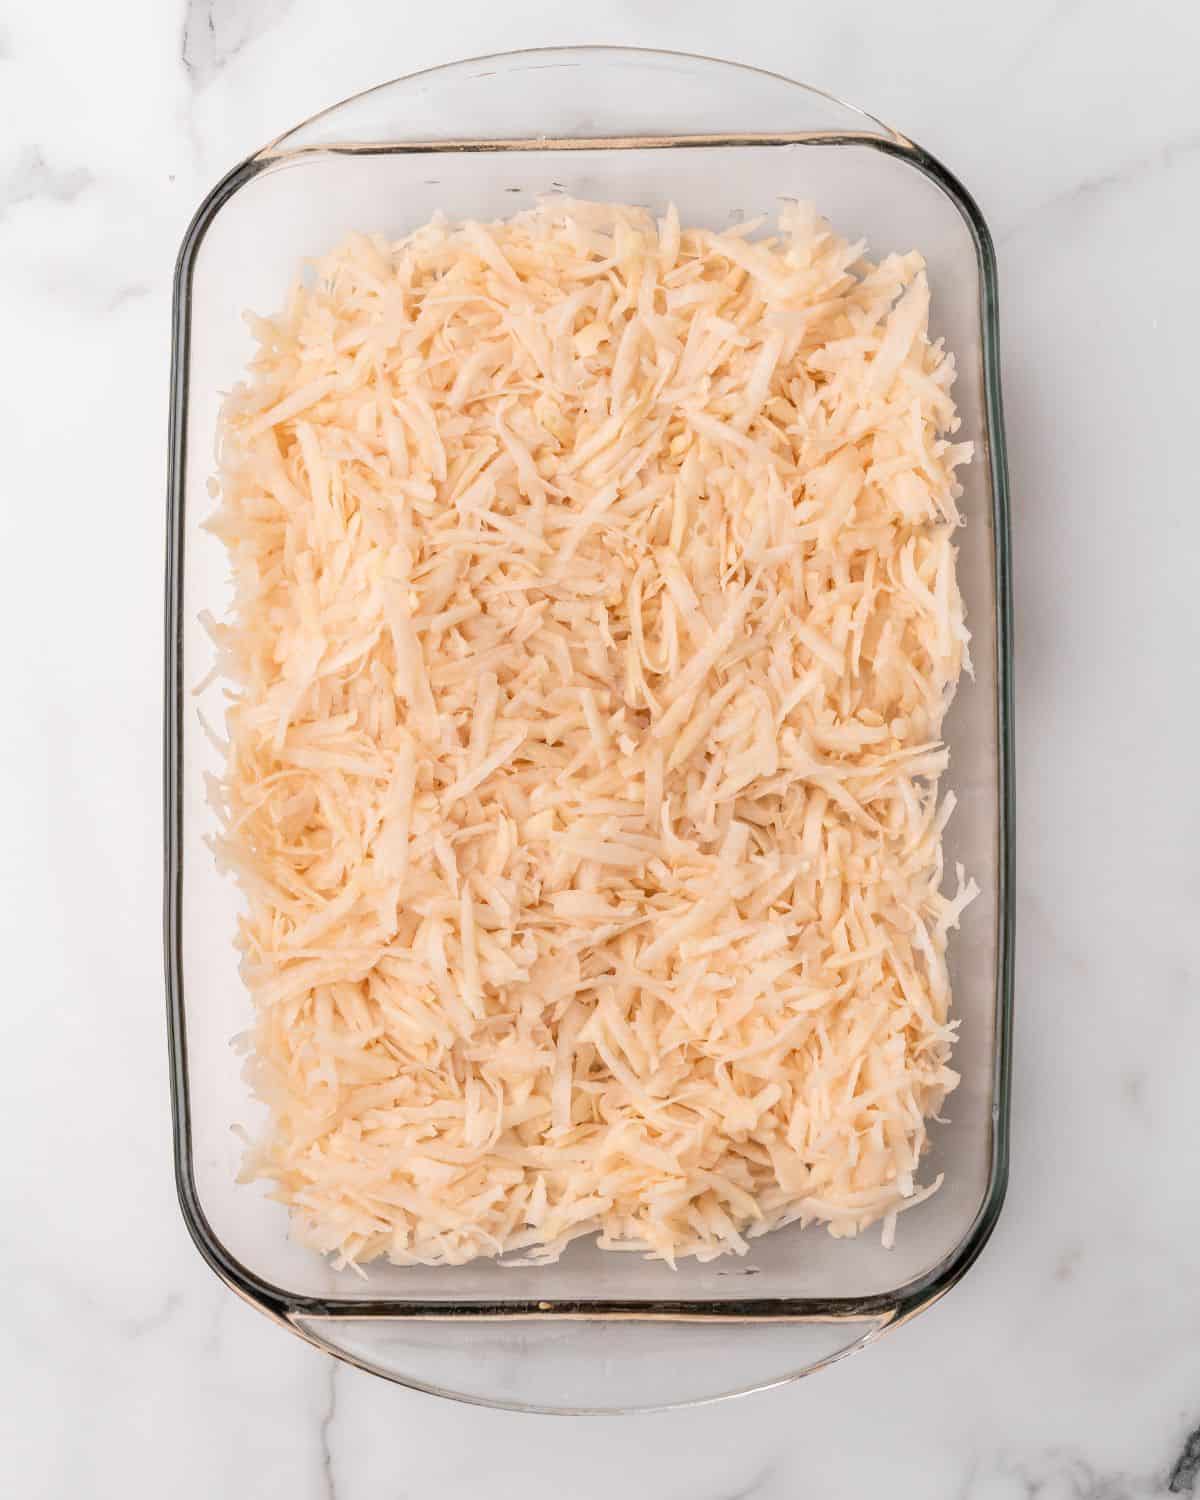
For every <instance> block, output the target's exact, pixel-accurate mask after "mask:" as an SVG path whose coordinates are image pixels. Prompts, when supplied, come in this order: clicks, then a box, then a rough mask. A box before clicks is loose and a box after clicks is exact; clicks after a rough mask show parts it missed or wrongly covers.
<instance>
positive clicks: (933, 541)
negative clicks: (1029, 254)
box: [210, 199, 974, 1265]
mask: <svg viewBox="0 0 1200 1500" xmlns="http://www.w3.org/2000/svg"><path fill="white" fill-rule="evenodd" d="M761 233H762V231H761V227H760V226H759V225H743V226H739V227H737V228H734V229H729V230H726V231H724V232H723V233H714V232H711V231H709V230H706V229H684V228H682V227H681V225H680V223H679V219H678V217H677V215H676V213H675V212H674V211H673V210H672V211H671V212H669V213H668V214H667V215H666V217H664V218H663V219H661V220H659V221H657V222H656V221H655V220H654V219H653V218H651V217H650V216H649V215H648V214H646V213H645V212H643V211H641V210H640V209H634V208H627V207H618V206H614V205H611V204H599V203H584V202H574V201H570V200H566V199H555V200H549V201H547V202H545V203H543V204H542V205H541V206H540V207H538V208H537V209H536V210H534V211H531V212H527V213H522V214H519V215H517V216H516V217H515V218H513V219H511V220H508V221H506V222H503V223H494V224H489V225H484V224H480V223H464V224H450V223H447V222H444V221H440V220H438V221H434V222H433V223H430V224H428V225H426V226H425V227H423V228H421V229H419V230H417V231H416V233H414V234H412V235H410V236H409V237H408V238H407V239H404V240H403V241H401V242H400V243H398V244H389V243H387V242H385V241H384V240H383V239H380V238H366V237H363V236H358V235H355V236H353V237H351V238H350V239H349V240H347V241H346V243H345V244H343V245H342V246H341V247H340V248H339V249H337V250H336V251H334V253H333V254H331V255H330V256H329V257H328V258H327V259H325V260H323V261H321V262H319V263H318V264H317V265H316V267H315V274H310V275H309V276H308V277H307V279H302V280H301V281H300V282H299V283H298V284H297V285H296V287H295V288H294V290H293V291H292V293H291V296H290V300H289V301H288V304H287V307H286V310H285V311H284V312H283V313H282V314H281V315H280V316H278V317H276V318H272V319H270V320H261V319H252V327H253V330H254V333H255V335H256V337H257V339H258V341H259V345H260V348H259V351H258V353H257V356H256V358H255V359H254V361H253V364H252V366H251V371H250V378H249V380H248V382H247V383H246V384H244V385H242V386H239V387H238V388H237V389H236V390H235V391H234V392H233V394H232V395H231V396H230V397H229V399H228V401H227V404H226V407H225V413H224V418H223V424H222V478H221V481H220V492H221V503H220V506H219V509H218V511H217V514H216V517H215V519H214V521H213V522H212V526H213V529H214V530H215V531H216V533H217V535H218V536H220V537H221V538H222V539H223V541H224V543H225V544H226V546H227V547H228V549H229V555H230V557H231V559H232V566H233V577H234V583H235V589H236V600H235V604H234V608H233V611H232V614H231V616H230V618H229V620H228V621H227V622H226V623H224V624H216V623H215V622H210V628H211V629H212V630H213V633H214V635H215V637H216V639H217V641H218V645H219V648H220V660H219V670H221V671H222V672H224V673H225V674H226V675H227V676H228V677H230V678H231V679H232V680H233V684H234V687H233V689H232V690H231V694H230V707H229V711H228V719H227V724H228V737H229V738H228V764H227V772H226V775H225V777H224V780H223V781H222V782H221V784H220V785H218V786H214V798H215V801H216V802H217V804H218V809H219V813H220V817H221V820H222V832H221V834H220V836H219V838H218V839H217V841H216V842H217V844H218V847H219V852H220V856H221V858H222V859H223V860H224V861H226V862H227V864H228V865H229V866H231V867H232V868H233V869H234V870H235V871H236V873H237V876H238V878H239V880H240V882H241V885H242V888H243V890H244V894H245V901H246V912H245V915H244V918H243V920H242V923H241V932H240V945H241V948H242V950H243V965H242V967H243V973H244V976H245V980H246V982H247V984H248V986H249V988H250V990H251V992H252V994H253V999H254V1003H255V1014H256V1023H255V1025H254V1028H253V1032H252V1034H251V1037H250V1039H249V1041H248V1044H247V1045H248V1048H249V1052H250V1056H249V1058H248V1068H249V1070H250V1076H251V1078H252V1081H253V1085H254V1087H255V1089H256V1091H257V1093H258V1095H259V1096H260V1097H261V1099H262V1100H263V1101H264V1102H265V1104H266V1105H267V1107H268V1111H269V1126H268V1128H267V1130H266V1134H265V1136H264V1137H263V1138H261V1139H259V1140H257V1141H256V1142H255V1143H254V1144H253V1146H252V1149H251V1151H250V1155H249V1158H248V1164H247V1169H246V1174H247V1175H248V1176H251V1177H255V1178H259V1179H266V1180H268V1181H269V1182H270V1183H271V1184H272V1187H273V1191H274V1193H275V1195H276V1196H277V1197H278V1198H279V1199H280V1200H282V1201H283V1202H284V1203H286V1204H288V1205H289V1206H290V1209H291V1212H292V1222H293V1233H294V1234H295V1235H296V1236H297V1237H298V1238H300V1239H301V1240H302V1241H303V1242H304V1243H306V1244H308V1245H311V1246H313V1247H315V1248H317V1249H318V1250H321V1251H323V1252H327V1253H331V1254H333V1255H334V1256H335V1257H336V1259H337V1262H338V1263H339V1264H344V1263H351V1264H356V1265H357V1264H360V1263H363V1262H366V1261H369V1260H370V1259H372V1258H373V1257H376V1256H380V1255H384V1256H387V1257H389V1258H390V1259H391V1260H393V1261H395V1262H397V1263H399V1264H410V1263H418V1262H419V1263H453V1264H458V1263H461V1262H464V1261H468V1260H470V1259H471V1258H472V1257H474V1256H480V1255H486V1256H493V1255H498V1254H502V1253H505V1252H521V1254H522V1256H523V1258H525V1259H526V1260H528V1259H530V1258H532V1259H536V1260H541V1259H549V1258H553V1257H555V1256H557V1255H558V1254H559V1253H560V1252H561V1251H562V1249H563V1247H564V1246H565V1245H566V1244H567V1243H568V1242H569V1241H570V1240H572V1239H574V1238H576V1237H578V1236H581V1235H591V1234H598V1243H599V1244H600V1245H601V1246H602V1247H604V1248H607V1249H615V1250H640V1251H643V1252H648V1253H649V1254H651V1255H654V1256H661V1257H663V1258H664V1259H666V1260H668V1261H674V1260H675V1259H676V1258H677V1257H679V1256H684V1255H696V1256H698V1257H700V1258H702V1259H707V1258H711V1257H713V1256H716V1255H719V1254H721V1253H722V1252H725V1251H730V1250H732V1251H737V1252H743V1251H745V1250H746V1248H747V1239H748V1238H749V1237H752V1236H755V1235H758V1234H761V1233H763V1232H765V1231H767V1230H770V1229H772V1228H775V1227H776V1226H779V1225H781V1224H784V1223H787V1222H790V1221H793V1220H801V1221H805V1222H810V1221H817V1222H820V1223H823V1224H825V1225H827V1226H828V1228H829V1230H830V1231H831V1232H832V1233H834V1234H835V1235H851V1234H854V1233H855V1232H856V1231H858V1230H860V1229H861V1228H863V1226H865V1225H867V1224H870V1223H872V1222H873V1221H878V1220H882V1221H883V1233H884V1239H885V1242H890V1237H891V1234H892V1233H893V1231H894V1225H895V1215H896V1213H897V1211H898V1210H900V1209H903V1208H905V1207H907V1206H909V1205H911V1204H913V1203H916V1202H918V1201H919V1200H920V1199H921V1197H922V1196H924V1195H925V1194H927V1193H928V1192H930V1191H932V1190H933V1188H934V1187H936V1186H937V1181H934V1182H933V1183H931V1184H930V1185H928V1186H927V1187H925V1188H919V1187H918V1186H917V1183H916V1173H917V1170H918V1162H919V1159H920V1156H921V1153H922V1150H923V1148H924V1147H925V1144H926V1119H927V1117H929V1116H931V1115H932V1114H934V1113H935V1112H936V1111H937V1109H938V1107H939V1105H940V1104H941V1101H942V1099H943V1097H944V1096H945V1094H946V1093H947V1091H948V1090H950V1089H952V1088H953V1087H954V1085H955V1083H956V1081H957V1079H956V1075H955V1073H954V1072H953V1071H952V1070H951V1069H950V1067H949V1066H948V1059H949V1055H950V1051H951V1044H952V1042H953V1039H954V1023H952V1022H951V1021H950V1020H949V1019H948V1010H949V1005H950V991H949V985H948V980H947V969H946V963H945V951H946V942H947V931H948V929H950V928H952V927H954V926H955V925H956V924H957V920H958V915H959V912H960V910H961V909H962V907H963V906H964V905H965V904H966V902H967V901H968V900H970V898H971V896H972V895H973V894H974V887H973V885H971V884H967V883H965V882H964V878H963V873H962V871H961V869H960V870H959V874H958V890H957V893H956V894H955V895H954V896H952V897H951V896H948V895H945V894H943V893H942V891H941V886H942V883H943V863H942V853H941V835H942V830H943V827H944V825H945V822H946V819H947V817H948V816H949V813H950V811H951V806H952V798H951V797H950V796H949V795H947V796H945V797H944V798H939V795H938V778H939V776H940V774H941V773H942V771H943V770H944V769H945V767H946V764H947V752H946V750H945V749H944V748H943V746H942V744H941V743H940V739H939V735H940V729H941V724H942V719H943V715H944V713H945V710H946V707H947V705H948V702H949V699H950V696H951V694H952V691H953V688H954V685H955V682H956V680H957V678H958V676H959V673H960V670H961V668H962V667H963V666H964V665H966V664H967V656H966V646H967V639H968V636H967V631H966V629H965V627H964V623H963V608H962V602H961V599H960V596H959V591H958V587H957V584H956V581H955V548H954V541H953V538H954V531H955V528H956V526H957V525H958V524H959V514H958V510H957V507H956V503H955V502H956V497H957V496H958V495H959V494H960V489H959V487H958V485H957V484H956V482H955V469H956V467H957V466H958V465H960V464H962V463H964V462H965V461H966V460H967V459H968V458H969V457H970V445H969V444H954V443H951V442H950V441H948V439H947V437H946V436H945V435H946V434H949V433H953V432H954V430H955V429H956V428H957V426H958V421H957V418H956V415H955V408H954V403H953V401H952V400H951V396H950V388H951V384H952V382H953V379H954V364H953V360H952V358H951V357H950V356H949V355H948V354H947V353H945V352H944V351H943V349H942V348H941V346H940V344H939V343H931V342H930V341H929V339H928V337H927V317H928V309H929V291H928V287H927V284H926V278H925V274H924V271H923V269H922V264H923V263H922V260H921V258H920V256H919V255H916V254H910V255H904V256H898V255H892V256H888V257H887V258H886V259H885V260H883V261H882V262H880V263H879V264H878V265H876V264H872V263H871V262H869V261H867V260H865V259H864V258H863V252H864V247H863V245H862V244H849V243H847V242H846V241H844V240H842V239H840V238H839V237H838V236H837V235H836V234H835V233H834V232H833V231H832V230H831V228H830V226H829V225H828V224H827V223H825V222H824V221H822V220H821V219H820V218H818V217H817V216H816V214H815V213H814V212H813V211H812V209H811V208H809V207H808V206H805V205H799V206H792V207H789V208H787V209H786V210H785V211H784V212H783V213H782V214H781V215H780V220H779V227H778V232H777V234H775V235H774V236H773V237H758V238H756V237H755V235H756V234H760V235H761Z"/></svg>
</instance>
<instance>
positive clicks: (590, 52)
mask: <svg viewBox="0 0 1200 1500" xmlns="http://www.w3.org/2000/svg"><path fill="white" fill-rule="evenodd" d="M550 57H562V58H564V59H566V58H581V59H586V58H588V57H627V58H630V59H637V58H650V57H657V58H671V59H674V60H676V61H679V62H692V63H704V64H713V65H715V66H718V67H722V68H736V69H737V70H738V71H739V72H742V73H754V74H757V75H758V76H759V77H760V78H769V79H771V80H773V81H774V82H777V83H785V84H788V85H789V86H790V87H792V88H797V89H801V90H802V91H803V92H804V93H807V94H812V95H813V96H814V97H815V98H818V99H823V100H825V101H826V103H829V104H835V105H837V107H838V108H839V109H844V110H847V111H849V112H850V113H851V114H854V115H858V116H859V117H860V118H861V119H863V120H867V121H869V122H870V123H871V124H872V125H875V126H878V128H879V129H880V130H882V131H883V132H884V134H885V136H886V137H887V138H888V139H890V140H892V141H893V142H895V143H897V144H899V145H909V144H911V142H909V141H908V139H907V137H905V136H903V135H902V134H901V133H900V132H899V131H898V130H897V129H896V128H895V126H893V125H889V124H888V123H887V122H886V121H884V120H881V119H879V118H878V117H877V116H876V115H873V114H870V113H869V112H868V111H867V110H865V109H862V108H861V107H860V106H859V105H857V104H851V103H849V102H848V101H847V100H845V99H841V98H839V97H838V96H837V95H836V94H831V93H830V92H829V90H828V89H821V88H817V87H816V85H815V84H811V83H804V82H803V81H802V80H801V79H798V78H792V77H790V76H789V75H788V74H786V73H777V72H775V70H774V69H772V68H760V67H757V66H756V65H755V64H754V63H745V62H736V61H734V60H733V59H731V58H727V57H713V56H712V55H711V54H709V53H705V52H684V51H681V50H680V49H678V48H675V47H623V46H620V45H614V44H604V43H592V44H584V45H581V46H566V47H554V46H551V47H518V48H515V49H513V50H511V51H507V52H481V53H478V54H476V55H474V56H471V57H462V58H456V59H454V60H452V61H451V62H445V63H437V64H435V65H434V66H433V67H429V68H419V69H418V70H417V71H416V72H414V73H401V74H398V75H397V76H396V77H395V78H389V79H386V80H385V81H384V82H383V83H376V84H372V86H371V87H370V88H366V89H360V90H359V91H358V93H356V94H350V95H348V96H347V97H346V98H345V99H339V100H338V101H337V103H335V104H329V105H326V107H325V108H324V109H319V110H317V111H315V113H313V114H311V115H309V116H308V117H307V118H306V119H304V120H301V121H300V122H299V123H298V124H296V125H293V126H291V127H290V128H289V129H288V130H285V131H284V132H283V134H282V135H278V136H276V137H275V138H274V139H273V140H271V141H269V142H268V143H267V145H265V146H264V147H262V149H261V150H260V151H259V152H257V153H256V156H258V157H260V158H263V159H277V158H278V157H279V156H280V155H286V154H289V152H288V150H287V148H286V142H287V141H288V140H289V139H290V138H291V137H292V136H295V135H299V134H300V132H301V131H304V130H307V129H308V128H309V126H310V125H315V124H316V123H317V121H318V120H324V119H328V118H331V117H332V116H333V115H335V114H337V112H338V111H339V110H340V109H343V108H345V107H346V106H347V105H352V104H357V103H358V102H359V100H361V99H367V98H369V97H370V96H371V95H372V94H380V93H383V92H384V91H385V90H387V89H390V88H394V87H395V86H396V85H397V84H400V83H411V82H414V81H415V80H417V79H433V78H437V77H439V76H441V75H442V74H449V73H455V72H458V71H459V70H460V69H464V68H471V67H477V66H479V65H481V64H484V63H494V62H512V61H513V60H515V59H519V58H550ZM449 144H451V143H443V149H445V148H446V147H447V146H448V145H449ZM477 144H479V143H477ZM501 144H503V145H509V146H511V145H513V144H515V143H514V142H504V143H501ZM539 144H540V143H539ZM327 149H337V148H336V147H332V148H331V147H328V146H320V145H317V146H312V147H308V146H302V147H298V148H294V154H297V155H299V154H302V153H304V152H306V151H311V150H327ZM392 149H394V146H393V148H392ZM493 149H494V147H493Z"/></svg>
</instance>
